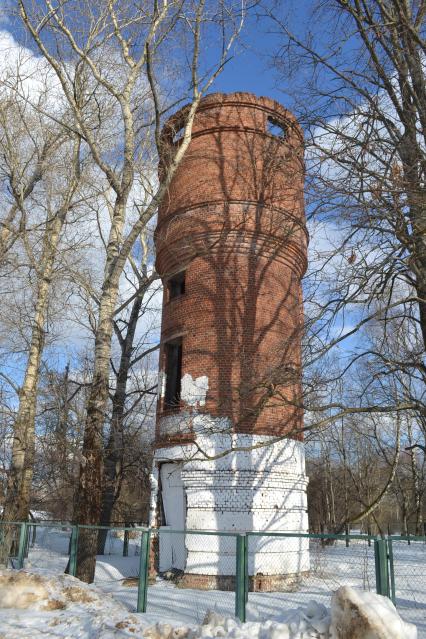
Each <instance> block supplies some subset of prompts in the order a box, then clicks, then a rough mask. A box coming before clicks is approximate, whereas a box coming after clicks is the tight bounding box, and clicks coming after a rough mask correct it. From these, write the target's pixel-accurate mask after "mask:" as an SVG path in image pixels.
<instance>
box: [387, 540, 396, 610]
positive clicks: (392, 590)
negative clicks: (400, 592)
mask: <svg viewBox="0 0 426 639" xmlns="http://www.w3.org/2000/svg"><path fill="white" fill-rule="evenodd" d="M388 558H389V564H388V565H389V576H390V598H391V600H392V603H393V604H394V605H395V599H396V595H395V571H394V567H393V544H392V539H388Z"/></svg>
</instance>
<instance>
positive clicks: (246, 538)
mask: <svg viewBox="0 0 426 639" xmlns="http://www.w3.org/2000/svg"><path fill="white" fill-rule="evenodd" d="M249 541H250V538H249V535H244V573H245V581H244V588H245V599H246V604H247V603H248V596H249V585H250V581H249V580H250V577H249ZM244 614H245V613H244Z"/></svg>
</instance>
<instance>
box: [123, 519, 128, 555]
mask: <svg viewBox="0 0 426 639" xmlns="http://www.w3.org/2000/svg"><path fill="white" fill-rule="evenodd" d="M126 526H127V524H126ZM128 556H129V531H128V530H125V531H124V541H123V557H128Z"/></svg>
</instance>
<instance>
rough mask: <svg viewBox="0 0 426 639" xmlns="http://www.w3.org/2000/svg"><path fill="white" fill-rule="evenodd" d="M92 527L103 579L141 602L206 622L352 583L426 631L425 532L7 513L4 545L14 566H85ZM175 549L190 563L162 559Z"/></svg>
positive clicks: (321, 595)
mask: <svg viewBox="0 0 426 639" xmlns="http://www.w3.org/2000/svg"><path fill="white" fill-rule="evenodd" d="M87 530H92V531H93V533H94V534H96V535H97V537H96V543H97V551H96V564H95V577H94V581H95V583H96V585H97V586H99V587H100V588H101V589H104V590H105V591H106V592H110V593H111V594H113V595H114V596H115V597H118V599H120V600H121V601H124V602H125V603H127V605H128V606H129V608H133V609H134V610H136V611H137V612H154V611H157V612H160V613H161V614H163V615H164V616H167V614H169V616H170V617H173V614H174V612H178V613H179V614H180V615H181V616H182V615H183V616H185V615H186V617H185V618H188V621H189V620H190V621H198V622H200V621H202V618H203V616H204V614H205V612H206V611H207V610H208V609H212V610H216V611H217V612H219V613H221V614H224V615H228V616H231V615H235V616H236V617H237V618H239V619H240V620H241V621H245V620H246V617H247V613H248V611H249V613H250V614H249V616H250V619H252V620H259V621H261V620H262V614H263V612H262V611H263V610H265V611H266V610H270V609H271V605H274V606H279V607H280V610H285V609H291V608H295V607H298V606H299V605H303V603H307V602H308V600H309V599H315V600H317V601H319V602H323V603H324V604H326V605H329V597H330V593H331V592H332V591H333V590H336V589H337V588H338V587H339V586H340V585H350V586H355V587H359V588H363V589H365V590H371V591H375V592H377V593H378V594H381V595H384V596H386V597H389V598H390V599H391V600H392V601H393V602H394V604H395V605H396V606H397V607H398V609H400V612H401V614H402V616H403V618H405V619H406V620H407V621H411V622H413V623H416V624H418V627H419V637H425V639H426V621H425V620H426V570H425V567H426V537H414V536H411V535H410V537H409V538H407V537H403V536H397V535H392V536H388V537H377V536H372V535H363V534H352V533H351V534H349V535H348V534H341V535H332V534H309V533H290V532H266V531H250V532H239V531H236V532H217V531H200V530H172V529H169V528H167V527H162V528H146V527H142V526H135V527H133V526H132V527H124V526H123V527H120V526H117V527H115V526H114V527H108V526H87V525H76V524H72V523H69V522H56V523H52V522H48V523H46V522H43V521H40V522H0V548H1V546H2V545H4V544H7V545H8V548H9V556H8V565H9V566H10V567H11V568H14V569H22V568H29V569H31V568H47V569H52V570H55V571H56V572H58V571H59V570H61V571H62V570H66V571H67V572H68V573H69V574H70V575H72V576H78V574H79V571H78V568H79V565H78V561H79V549H80V551H81V548H83V546H82V544H84V539H85V537H86V538H87V534H86V533H85V531H87ZM408 542H409V544H408ZM170 549H171V553H172V555H173V553H175V555H173V556H174V557H175V559H176V557H178V558H179V556H180V558H181V564H182V565H184V566H185V570H184V571H183V570H178V569H175V568H171V569H168V570H165V569H164V566H163V568H162V566H161V557H162V554H161V553H163V554H164V553H165V552H166V551H167V552H169V550H170ZM179 553H180V554H179ZM2 556H4V553H2ZM215 558H216V559H217V561H216V564H217V565H216V564H214V559H215ZM172 559H173V558H172ZM186 562H190V565H188V564H187V563H186ZM177 563H179V562H178V561H175V563H173V561H171V564H170V565H172V566H174V565H175V564H177ZM188 577H189V579H187V578H188ZM230 595H231V596H230ZM251 604H253V605H251ZM253 611H260V612H258V617H259V618H253V615H255V612H253ZM265 615H266V612H265ZM422 624H423V625H422ZM423 626H424V627H423Z"/></svg>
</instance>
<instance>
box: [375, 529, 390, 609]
mask: <svg viewBox="0 0 426 639" xmlns="http://www.w3.org/2000/svg"><path fill="white" fill-rule="evenodd" d="M374 559H375V564H376V592H377V594H378V595H383V596H385V597H389V570H388V553H387V543H386V539H375V540H374Z"/></svg>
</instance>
